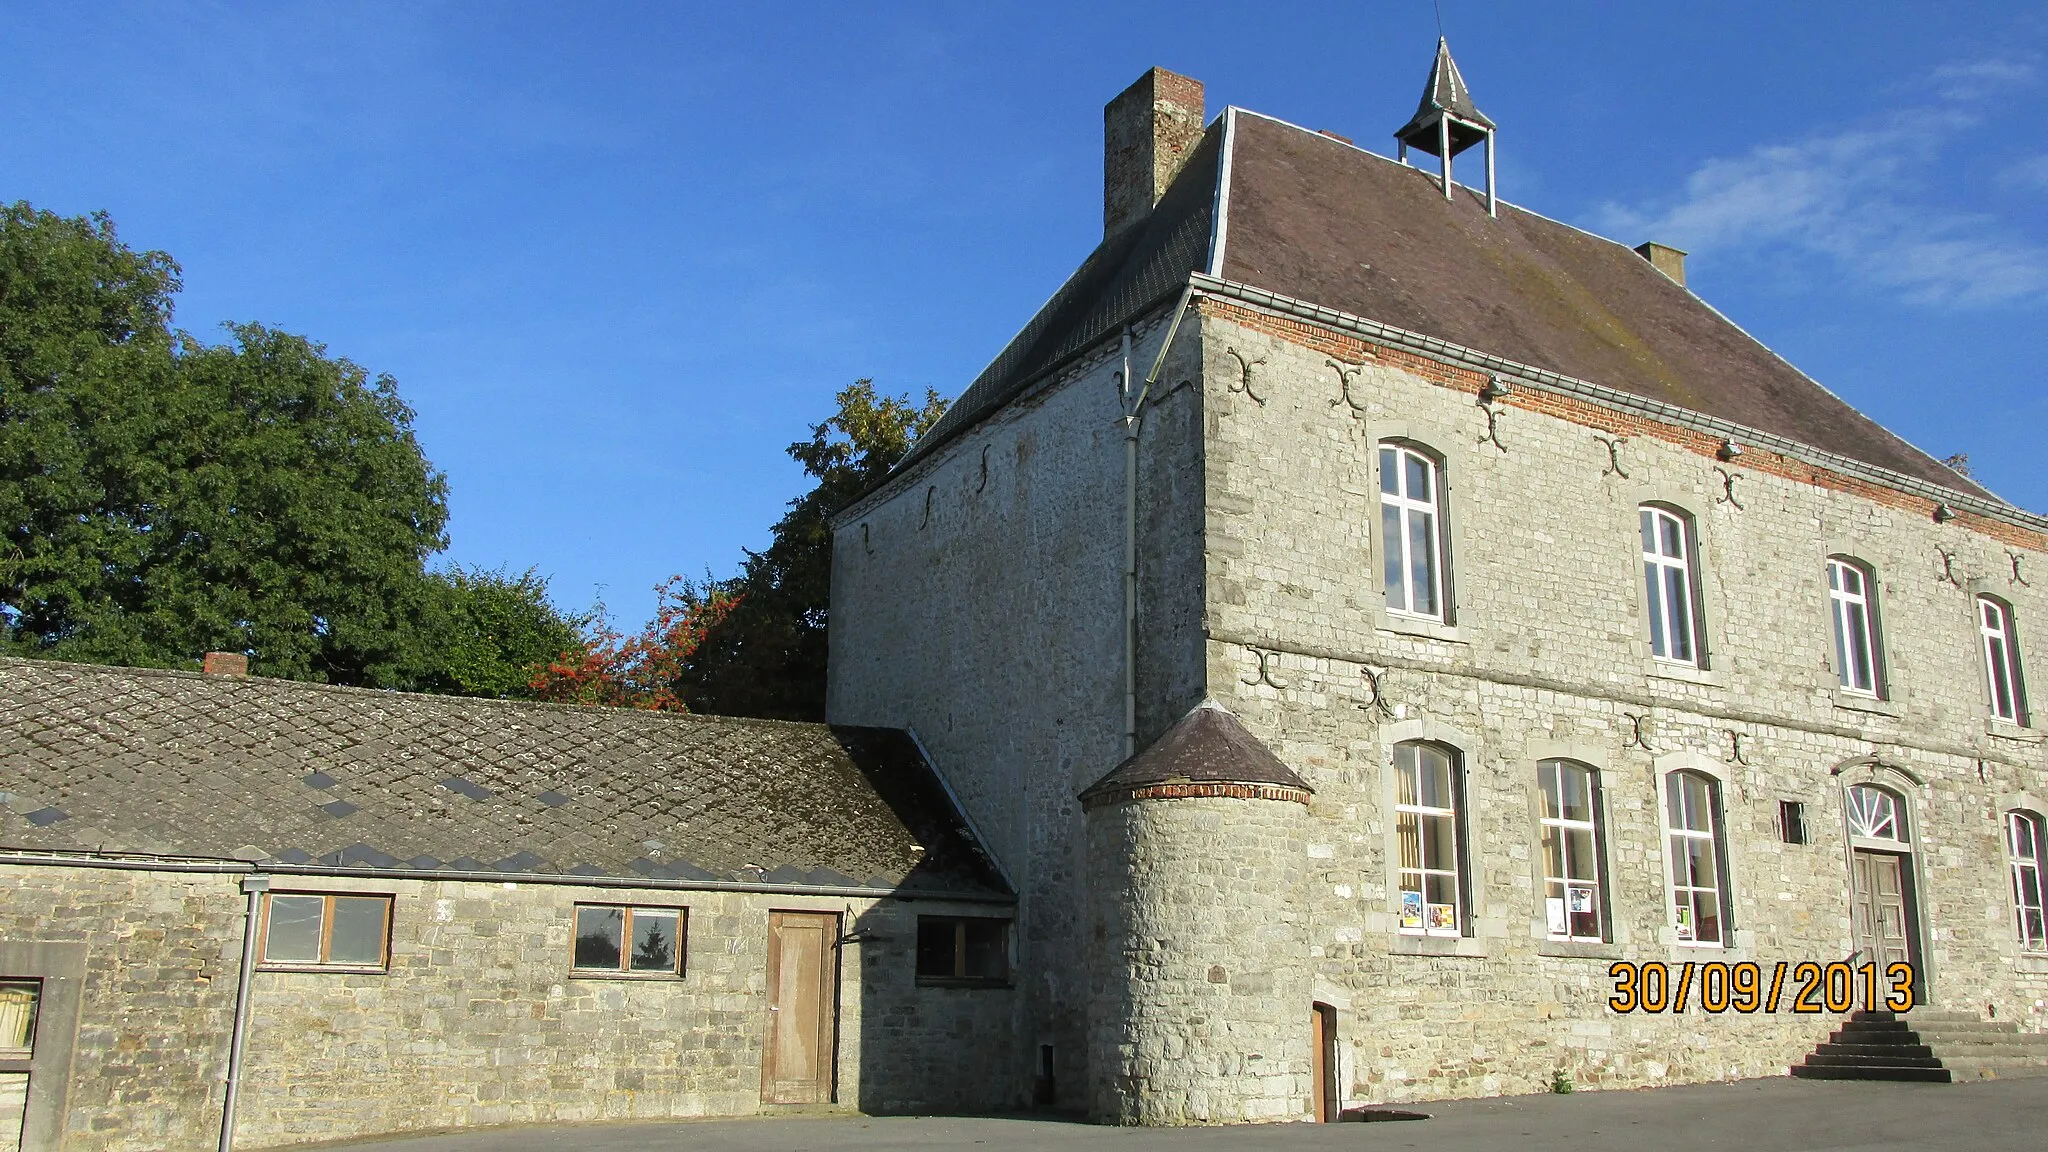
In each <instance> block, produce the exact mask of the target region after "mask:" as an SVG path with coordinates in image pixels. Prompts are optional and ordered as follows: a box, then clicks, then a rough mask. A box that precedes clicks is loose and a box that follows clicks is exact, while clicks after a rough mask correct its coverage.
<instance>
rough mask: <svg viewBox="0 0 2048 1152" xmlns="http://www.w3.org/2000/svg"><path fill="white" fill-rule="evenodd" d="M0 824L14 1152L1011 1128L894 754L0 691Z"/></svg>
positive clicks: (267, 686) (648, 720)
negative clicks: (663, 1128) (720, 1130)
mask: <svg viewBox="0 0 2048 1152" xmlns="http://www.w3.org/2000/svg"><path fill="white" fill-rule="evenodd" d="M0 789H4V791H5V797H4V807H0V978H4V984H5V987H4V989H0V994H4V998H0V1026H4V1027H9V1028H11V1033H10V1034H7V1035H0V1045H7V1046H11V1048H12V1051H9V1052H7V1053H5V1056H10V1057H13V1059H12V1060H10V1061H9V1062H7V1063H5V1064H0V1069H4V1071H0V1084H4V1086H5V1087H7V1088H9V1089H10V1090H11V1092H10V1095H11V1096H12V1099H13V1103H14V1107H16V1108H17V1109H20V1110H22V1111H20V1112H19V1113H17V1115H18V1116H19V1118H20V1119H22V1120H24V1121H25V1124H24V1127H23V1129H22V1131H23V1132H24V1135H25V1138H26V1143H25V1147H27V1148H29V1149H54V1148H57V1147H60V1146H61V1147H62V1148H65V1149H75V1150H92V1152H98V1150H105V1152H119V1150H131V1149H132V1150H137V1152H141V1150H150V1152H156V1150H180V1149H212V1148H216V1147H218V1146H219V1136H220V1128H221V1123H222V1116H223V1112H224V1109H225V1108H226V1106H227V1103H228V1101H229V1099H230V1091H229V1087H230V1084H232V1085H233V1089H234V1090H233V1093H232V1098H233V1101H234V1118H233V1122H234V1130H235V1136H236V1144H237V1146H238V1147H244V1148H256V1147H264V1146H271V1145H282V1144H291V1143H298V1142H304V1141H313V1140H328V1139H334V1138H337V1137H345V1136H354V1135H368V1134H373V1133H381V1132H395V1131H403V1130H417V1129H426V1128H440V1127H461V1126H475V1125H488V1124H503V1123H517V1122H524V1121H570V1120H591V1119H600V1118H623V1117H649V1118H651V1117H679V1116H703V1115H733V1114H743V1113H752V1112H756V1111H759V1110H761V1109H762V1108H763V1107H764V1106H765V1107H770V1108H774V1107H783V1106H805V1105H820V1104H831V1103H833V1102H839V1103H842V1104H846V1105H851V1106H858V1107H860V1108H863V1109H867V1110H870V1111H904V1110H962V1109H977V1110H986V1109H1000V1108H1008V1107H1015V1106H1019V1105H1022V1104H1025V1103H1027V1102H1028V1101H1027V1100H1026V1099H1024V1098H1023V1095H1022V1093H1023V1089H1021V1088H1020V1085H1022V1084H1023V1083H1024V1080H1023V1078H1022V1076H1021V1074H1020V1071H1021V1069H1023V1068H1024V1067H1026V1061H1027V1059H1028V1054H1027V1053H1026V1052H1025V1051H1024V1050H1023V1049H1022V1048H1020V1047H1019V1045H1018V1044H1017V1043H1016V1040H1015V1037H1016V1036H1017V1035H1018V1029H1017V1027H1016V1012H1015V998H1014V996H1013V993H1012V990H1011V987H1010V985H1011V982H1012V976H1011V958H1010V954H1009V950H1010V945H1011V942H1010V939H1009V932H1008V925H1009V922H1010V908H1011V905H1012V903H1013V897H1012V895H1011V893H1010V891H1009V888H1008V885H1007V884H1006V883H1005V882H1004V880H1003V879H1002V876H1001V874H1000V872H999V871H998V870H997V869H995V868H994V867H993V866H992V864H991V862H990V860H989V859H988V857H987V856H985V855H984V854H983V852H982V851H981V849H980V847H979V845H978V843H977V841H976V839H975V837H974V835H973V834H972V833H971V832H970V831H969V829H968V828H967V827H966V825H965V824H964V823H963V821H962V819H961V817H960V815H959V812H958V810H957V808H956V807H955V806H954V805H953V803H952V801H951V800H950V798H949V797H948V795H947V793H946V791H945V787H944V785H943V784H942V783H941V782H940V781H939V779H938V778H937V777H936V776H935V775H934V774H933V773H932V771H931V769H930V767H929V765H928V764H926V762H925V760H924V758H923V756H922V754H921V752H920V751H919V748H918V746H917V743H916V741H915V739H914V738H913V737H912V736H910V735H909V734H908V733H905V732H901V731H890V730H882V729H873V728H830V727H826V726H824V725H818V724H790V723H781V722H775V721H753V720H728V719H717V718H708V717H697V716H678V715H660V714H652V713H645V712H632V711H621V710H601V709H590V708H579V707H570V706H559V705H545V704H511V703H502V702H495V701H477V700H463V699H450V698H441V697H428V696H416V695H405V694H397V693H388V692H370V691H363V690H357V689H348V688H331V687H324V686H315V685H307V684H299V683H291V682H286V681H279V680H268V679H260V678H235V677H220V676H203V675H195V674H188V673H177V672H155V671H136V670H128V669H112V668H100V667H88V666H79V665H66V664H56V663H47V662H32V661H19V660H0ZM9 1122H11V1118H7V1117H0V1125H5V1124H7V1123H9Z"/></svg>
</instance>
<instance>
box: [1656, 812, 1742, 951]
mask: <svg viewBox="0 0 2048 1152" xmlns="http://www.w3.org/2000/svg"><path fill="white" fill-rule="evenodd" d="M1664 819H1665V823H1666V828H1665V832H1666V840H1667V843H1668V846H1669V848H1670V851H1671V903H1672V908H1671V922H1672V926H1673V927H1674V928H1675V929H1676V930H1677V934H1678V942H1679V943H1680V944H1692V945H1701V944H1706V945H1725V944H1727V943H1728V923H1727V914H1726V911H1727V902H1726V894H1727V890H1728V882H1727V872H1726V863H1725V857H1726V853H1725V851H1724V841H1723V838H1722V835H1721V785H1720V783H1719V782H1718V781H1716V780H1715V779H1714V778H1713V777H1711V776H1706V775H1702V774H1701V773H1698V772H1673V773H1671V774H1670V775H1668V776H1666V777H1665V778H1664Z"/></svg>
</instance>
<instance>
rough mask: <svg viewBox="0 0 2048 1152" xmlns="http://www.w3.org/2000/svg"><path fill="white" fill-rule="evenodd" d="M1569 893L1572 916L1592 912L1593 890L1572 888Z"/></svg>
mask: <svg viewBox="0 0 2048 1152" xmlns="http://www.w3.org/2000/svg"><path fill="white" fill-rule="evenodd" d="M1569 891H1570V893H1571V901H1572V914H1573V915H1575V916H1584V915H1586V914H1587V913H1590V912H1591V911H1593V890H1592V889H1591V888H1572V889H1569Z"/></svg>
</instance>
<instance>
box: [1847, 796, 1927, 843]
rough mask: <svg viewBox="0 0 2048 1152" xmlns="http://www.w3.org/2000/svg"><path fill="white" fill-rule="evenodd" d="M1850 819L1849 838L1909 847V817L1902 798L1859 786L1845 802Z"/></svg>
mask: <svg viewBox="0 0 2048 1152" xmlns="http://www.w3.org/2000/svg"><path fill="white" fill-rule="evenodd" d="M1842 803H1843V807H1844V808H1845V809H1846V810H1847V813H1848V817H1849V835H1850V836H1852V837H1855V838H1857V839H1861V840H1889V841H1892V842H1894V843H1898V844H1906V843H1910V839H1911V838H1910V837H1909V836H1908V835H1907V833H1906V814H1905V810H1904V808H1903V807H1902V806H1901V805H1900V804H1899V798H1898V797H1897V796H1894V795H1892V794H1891V793H1890V792H1888V791H1886V790H1884V789H1883V788H1879V787H1877V786H1876V785H1874V784H1858V785H1855V786H1854V787H1852V788H1850V789H1849V795H1848V796H1847V798H1846V799H1844V800H1843V802H1842Z"/></svg>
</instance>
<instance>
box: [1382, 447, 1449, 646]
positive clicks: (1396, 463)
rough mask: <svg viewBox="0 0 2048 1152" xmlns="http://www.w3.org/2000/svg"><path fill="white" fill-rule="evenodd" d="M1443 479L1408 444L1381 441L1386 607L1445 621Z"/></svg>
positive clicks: (1435, 468)
mask: <svg viewBox="0 0 2048 1152" xmlns="http://www.w3.org/2000/svg"><path fill="white" fill-rule="evenodd" d="M1442 481H1443V477H1442V475H1441V473H1440V471H1439V470H1438V468H1437V463H1436V461H1434V460H1432V459H1430V458H1429V457H1428V456H1425V455H1423V454H1422V453H1421V452H1418V451H1416V450H1415V449H1414V448H1412V447H1409V446H1408V445H1406V444H1395V443H1387V444H1382V445H1380V550H1381V552H1382V553H1384V558H1383V571H1382V576H1383V578H1384V581H1385V583H1386V586H1387V611H1389V612H1393V613H1397V614H1399V615H1402V616H1420V617H1422V618H1424V619H1428V620H1444V619H1445V618H1446V614H1445V611H1444V573H1443V557H1444V546H1443V482H1442Z"/></svg>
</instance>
